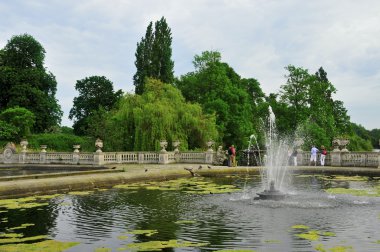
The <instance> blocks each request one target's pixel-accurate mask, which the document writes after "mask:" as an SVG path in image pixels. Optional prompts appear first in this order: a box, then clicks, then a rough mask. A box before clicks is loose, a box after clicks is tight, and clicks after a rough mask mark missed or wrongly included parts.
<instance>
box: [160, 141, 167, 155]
mask: <svg viewBox="0 0 380 252" xmlns="http://www.w3.org/2000/svg"><path fill="white" fill-rule="evenodd" d="M160 147H161V152H166V147H168V141H166V140H161V141H160Z"/></svg>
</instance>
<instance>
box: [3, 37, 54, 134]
mask: <svg viewBox="0 0 380 252" xmlns="http://www.w3.org/2000/svg"><path fill="white" fill-rule="evenodd" d="M0 58H1V59H0V90H1V93H0V111H2V110H5V109H7V108H12V107H16V106H18V107H24V108H26V109H28V110H30V111H31V112H32V113H33V114H34V115H35V118H36V121H35V124H34V127H33V131H34V132H43V131H45V130H48V129H49V128H51V127H54V126H56V125H58V124H59V123H60V121H61V117H62V111H61V108H60V106H59V104H58V101H57V100H56V98H55V94H56V91H57V82H56V79H55V76H54V75H53V74H52V73H50V72H48V71H47V70H46V69H45V67H44V58H45V49H44V48H43V47H42V45H41V44H40V43H39V42H38V41H37V40H35V39H34V38H33V37H32V36H31V35H28V34H23V35H18V36H13V37H12V38H11V39H10V40H9V41H8V43H7V44H6V46H5V47H4V48H3V49H2V50H1V53H0Z"/></svg>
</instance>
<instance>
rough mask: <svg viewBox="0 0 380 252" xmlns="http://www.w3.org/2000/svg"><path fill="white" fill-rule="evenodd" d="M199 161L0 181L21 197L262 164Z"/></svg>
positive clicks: (0, 191)
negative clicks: (202, 162) (191, 171)
mask: <svg viewBox="0 0 380 252" xmlns="http://www.w3.org/2000/svg"><path fill="white" fill-rule="evenodd" d="M198 166H199V164H197V165H188V164H187V165H174V166H170V165H165V166H164V165H133V166H132V165H123V166H119V167H117V171H118V172H102V173H100V172H98V173H87V174H75V175H74V174H71V175H70V176H67V175H65V174H60V175H61V176H57V177H46V178H38V179H35V178H27V179H22V180H15V181H0V198H17V197H24V196H30V195H46V194H53V193H67V192H69V191H80V190H94V189H97V188H112V187H113V186H114V185H117V184H126V183H133V182H140V181H165V180H170V179H175V178H180V177H189V178H190V177H191V174H190V173H189V172H188V171H187V170H184V168H185V167H192V168H193V171H194V172H195V173H197V174H198V175H200V176H205V177H207V176H218V175H223V174H224V175H225V174H259V170H260V168H259V167H225V166H214V167H212V169H208V168H207V167H206V166H203V168H202V169H201V170H199V169H198V168H195V167H198ZM289 171H290V172H292V173H294V174H337V175H338V174H342V175H350V176H353V175H361V176H380V169H377V168H353V167H318V166H317V167H301V166H298V167H289Z"/></svg>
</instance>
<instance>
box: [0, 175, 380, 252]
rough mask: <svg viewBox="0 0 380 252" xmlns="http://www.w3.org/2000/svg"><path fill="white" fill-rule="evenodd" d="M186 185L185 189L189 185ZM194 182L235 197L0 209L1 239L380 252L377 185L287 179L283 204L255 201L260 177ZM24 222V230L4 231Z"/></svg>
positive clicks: (75, 201) (115, 196) (106, 197)
mask: <svg viewBox="0 0 380 252" xmlns="http://www.w3.org/2000/svg"><path fill="white" fill-rule="evenodd" d="M189 181H191V182H189V185H190V186H193V185H194V184H192V183H196V182H194V181H193V179H191V180H189ZM196 181H198V182H199V181H200V183H201V184H202V183H203V185H205V184H208V185H210V184H211V183H212V184H213V185H214V186H215V184H216V185H226V184H229V185H234V186H236V187H238V188H240V189H242V190H240V191H236V192H230V193H217V191H213V192H214V193H212V194H211V193H209V192H206V194H198V193H197V192H201V193H202V192H204V191H202V190H198V189H195V190H193V191H190V192H191V193H189V191H187V192H186V191H185V190H169V189H170V188H166V189H168V190H157V185H149V186H148V187H147V185H146V186H144V187H143V188H139V187H137V186H136V187H132V188H129V189H125V188H113V189H109V190H98V191H95V192H92V193H90V194H88V195H61V196H57V197H54V198H51V199H48V200H46V199H45V200H44V201H42V202H47V203H48V204H45V205H41V206H36V207H31V208H27V209H25V208H21V209H20V208H19V209H12V208H9V207H8V208H6V207H5V206H4V204H3V205H2V203H1V202H0V210H3V212H0V217H1V223H0V232H3V233H10V232H11V233H22V234H23V235H24V237H32V236H39V235H47V237H48V238H49V239H54V240H59V241H76V242H80V244H79V245H77V246H74V247H71V248H69V249H68V250H65V251H71V252H79V251H80V252H82V251H97V250H96V249H98V251H137V250H139V251H143V249H142V248H140V249H136V250H133V248H132V247H133V245H131V244H137V243H141V244H149V243H146V242H149V241H169V240H177V241H175V242H174V243H175V244H177V245H178V244H181V242H182V245H183V244H184V243H183V242H184V241H186V242H192V243H193V244H194V246H191V245H190V247H184V246H180V245H179V246H178V248H165V249H164V251H217V250H222V249H224V250H229V249H230V250H232V249H235V250H237V249H240V250H244V251H245V250H247V251H303V252H306V251H334V250H333V249H345V250H335V251H367V252H370V251H380V228H379V226H380V197H379V193H380V183H379V181H378V180H377V179H376V178H375V179H371V178H366V177H353V178H344V177H339V176H337V177H334V176H333V177H324V176H303V175H301V176H294V177H293V183H292V187H291V188H288V190H287V193H288V197H287V198H286V199H285V200H282V201H270V200H269V201H265V200H264V201H263V200H254V197H256V193H257V192H260V191H261V190H262V185H261V182H260V177H252V176H251V177H246V176H244V175H236V176H229V177H223V178H206V179H203V178H200V179H198V180H196ZM182 183H183V182H182ZM184 183H185V184H186V183H187V182H184ZM182 186H183V184H182ZM181 188H184V187H181ZM227 188H229V189H231V188H232V187H227ZM328 188H346V189H349V188H350V189H360V190H357V191H358V192H364V191H365V192H367V194H363V193H361V194H360V195H364V196H354V195H352V193H351V194H334V193H328V192H326V191H325V189H328ZM232 189H233V188H232ZM205 190H209V189H205ZM210 190H211V189H210ZM211 191H212V190H211ZM347 191H349V190H347ZM358 195H359V194H358ZM376 195H377V196H376ZM40 201H41V200H40ZM25 223H29V224H30V225H29V226H27V227H25V228H23V229H11V228H12V227H20V226H22V224H25ZM32 224H34V225H32ZM136 230H151V231H136ZM152 230H153V231H152ZM0 243H3V242H1V238H0ZM0 245H1V244H0ZM187 245H189V243H188V244H187ZM128 246H129V247H128ZM1 248H2V247H1V246H0V251H2V250H1ZM99 248H108V250H106V249H105V250H100V249H99ZM323 249H324V250H323Z"/></svg>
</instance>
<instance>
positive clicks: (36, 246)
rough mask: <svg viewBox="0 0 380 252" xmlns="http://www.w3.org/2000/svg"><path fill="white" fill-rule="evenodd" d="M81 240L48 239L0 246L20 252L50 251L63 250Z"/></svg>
mask: <svg viewBox="0 0 380 252" xmlns="http://www.w3.org/2000/svg"><path fill="white" fill-rule="evenodd" d="M78 244H79V242H60V241H55V240H47V241H42V242H37V243H29V244H24V243H21V244H8V245H2V246H0V251H2V252H20V251H36V252H37V251H49V252H62V251H65V250H67V249H69V248H71V247H74V246H76V245H78Z"/></svg>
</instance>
